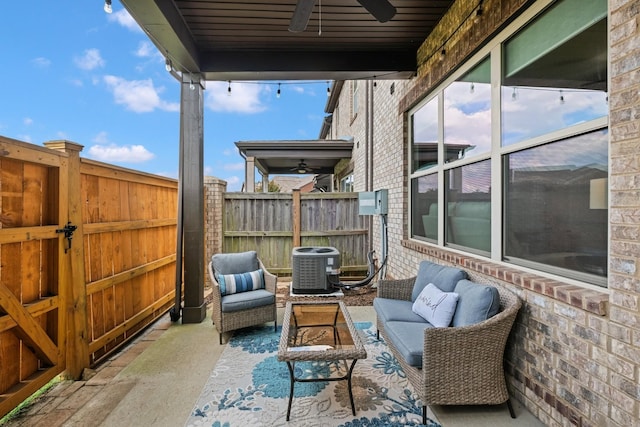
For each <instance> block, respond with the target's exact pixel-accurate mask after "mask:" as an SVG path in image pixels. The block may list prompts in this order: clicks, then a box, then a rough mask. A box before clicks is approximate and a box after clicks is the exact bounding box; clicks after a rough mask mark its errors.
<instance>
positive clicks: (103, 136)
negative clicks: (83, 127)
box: [93, 131, 110, 144]
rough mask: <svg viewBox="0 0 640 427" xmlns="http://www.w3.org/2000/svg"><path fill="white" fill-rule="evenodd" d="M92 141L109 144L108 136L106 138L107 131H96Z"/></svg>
mask: <svg viewBox="0 0 640 427" xmlns="http://www.w3.org/2000/svg"><path fill="white" fill-rule="evenodd" d="M93 142H95V143H96V144H109V143H110V142H109V138H107V133H106V132H104V131H102V132H100V133H98V134H97V135H96V136H95V137H94V138H93Z"/></svg>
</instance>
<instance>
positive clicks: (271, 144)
mask: <svg viewBox="0 0 640 427" xmlns="http://www.w3.org/2000/svg"><path fill="white" fill-rule="evenodd" d="M235 144H236V147H238V150H239V151H240V154H241V155H242V156H243V157H244V158H245V159H247V158H249V157H253V158H254V162H255V166H256V167H257V168H258V170H259V171H260V173H262V174H263V175H289V174H298V173H311V174H333V173H334V168H335V166H336V164H338V162H339V161H340V160H342V159H350V158H351V153H352V150H353V142H352V141H345V140H342V139H340V140H327V139H318V140H300V141H292V140H284V141H283V140H273V141H238V142H236V143H235ZM301 162H303V163H305V164H306V167H307V169H308V171H307V172H299V171H298V165H299V164H300V163H301Z"/></svg>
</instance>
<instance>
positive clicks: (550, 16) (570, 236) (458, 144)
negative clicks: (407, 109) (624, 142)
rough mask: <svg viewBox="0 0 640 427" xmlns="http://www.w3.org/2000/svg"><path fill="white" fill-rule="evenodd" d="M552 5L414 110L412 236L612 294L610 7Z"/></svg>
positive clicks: (576, 0) (569, 1)
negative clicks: (605, 288)
mask: <svg viewBox="0 0 640 427" xmlns="http://www.w3.org/2000/svg"><path fill="white" fill-rule="evenodd" d="M542 3H543V2H539V3H537V4H536V5H535V6H534V7H536V8H539V9H540V10H539V11H538V10H536V11H534V10H533V9H531V13H530V14H529V16H531V17H532V18H531V20H530V21H529V22H524V20H525V18H522V20H523V22H522V23H521V24H520V27H519V28H517V23H514V24H512V26H511V27H509V28H508V29H507V30H505V31H504V32H503V33H501V34H499V35H498V36H497V37H496V38H495V39H494V40H493V41H492V42H490V43H488V44H487V46H485V47H484V48H483V49H482V50H481V51H480V52H478V54H477V55H476V56H475V57H474V58H473V59H472V60H471V62H470V63H468V64H463V65H462V66H461V68H460V71H459V72H457V73H454V74H453V75H452V76H451V77H450V78H449V79H448V80H447V81H445V82H444V83H443V84H442V85H441V86H440V87H439V88H437V89H436V90H435V91H434V92H431V93H429V94H428V95H427V98H425V99H426V101H425V102H423V103H422V104H420V105H419V106H418V107H416V108H415V109H414V110H413V111H411V114H410V120H411V121H410V125H411V126H410V131H411V134H410V156H411V158H410V164H411V174H410V188H411V203H410V206H411V215H410V220H411V225H410V230H411V236H412V237H413V238H415V239H421V240H425V241H429V242H432V243H437V244H441V245H444V246H448V247H451V248H454V249H458V250H462V251H467V252H471V253H475V254H479V255H484V256H487V257H490V258H492V259H493V260H499V261H504V262H508V263H513V264H518V265H523V266H526V267H529V268H534V269H537V270H539V271H545V272H548V273H552V274H556V275H561V276H565V277H571V278H574V279H578V280H582V281H585V282H589V283H594V284H600V285H604V284H606V276H607V241H608V235H607V233H608V231H607V217H608V199H607V194H608V180H607V177H608V131H607V114H608V105H607V99H608V98H607V92H606V91H607V1H606V0H594V1H590V2H586V3H585V2H582V1H580V0H560V1H555V2H553V1H551V0H548V1H546V4H547V6H548V7H547V8H546V10H542V8H543V7H544V5H543V4H542ZM525 15H527V14H525ZM492 66H493V68H494V69H492ZM492 87H495V88H500V90H499V91H492V90H491V88H492ZM492 242H493V243H494V244H493V245H492ZM498 243H500V244H498Z"/></svg>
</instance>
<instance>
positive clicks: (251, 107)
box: [205, 82, 267, 114]
mask: <svg viewBox="0 0 640 427" xmlns="http://www.w3.org/2000/svg"><path fill="white" fill-rule="evenodd" d="M228 87H229V84H228V83H227V82H208V83H207V91H206V98H205V106H206V107H207V108H209V109H210V110H212V111H216V112H227V113H246V114H254V113H260V112H262V111H265V110H266V109H267V107H266V106H265V105H264V104H263V103H262V101H261V100H260V95H261V94H263V93H265V92H266V90H265V86H264V85H262V84H254V83H242V82H237V83H233V82H232V83H231V94H230V95H229V92H228Z"/></svg>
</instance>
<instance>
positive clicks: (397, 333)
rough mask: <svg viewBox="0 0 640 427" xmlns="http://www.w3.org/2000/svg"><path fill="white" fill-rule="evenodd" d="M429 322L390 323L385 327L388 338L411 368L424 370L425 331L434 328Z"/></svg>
mask: <svg viewBox="0 0 640 427" xmlns="http://www.w3.org/2000/svg"><path fill="white" fill-rule="evenodd" d="M433 327H434V326H433V325H432V324H431V323H429V322H425V321H422V322H388V323H387V324H385V325H384V331H385V333H386V336H387V338H388V339H389V341H391V342H390V343H387V344H389V345H392V346H393V347H394V348H395V349H396V350H397V351H398V353H400V355H401V356H402V358H403V359H404V360H405V361H406V362H407V363H408V364H409V365H411V366H414V367H416V368H422V354H423V352H424V330H425V329H430V328H433Z"/></svg>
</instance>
